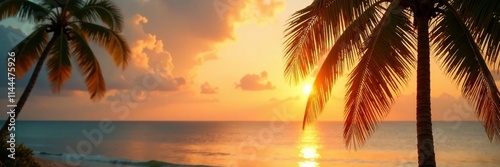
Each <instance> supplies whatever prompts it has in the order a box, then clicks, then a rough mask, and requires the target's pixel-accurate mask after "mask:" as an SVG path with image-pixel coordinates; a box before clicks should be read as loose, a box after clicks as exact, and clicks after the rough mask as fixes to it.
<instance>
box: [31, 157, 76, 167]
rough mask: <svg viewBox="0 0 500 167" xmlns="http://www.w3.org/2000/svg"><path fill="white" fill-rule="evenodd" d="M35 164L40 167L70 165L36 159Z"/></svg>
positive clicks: (67, 166)
mask: <svg viewBox="0 0 500 167" xmlns="http://www.w3.org/2000/svg"><path fill="white" fill-rule="evenodd" d="M35 159H36V162H37V163H38V164H40V166H41V167H70V165H67V164H64V163H60V162H57V161H54V160H48V159H43V158H38V157H36V158H35Z"/></svg>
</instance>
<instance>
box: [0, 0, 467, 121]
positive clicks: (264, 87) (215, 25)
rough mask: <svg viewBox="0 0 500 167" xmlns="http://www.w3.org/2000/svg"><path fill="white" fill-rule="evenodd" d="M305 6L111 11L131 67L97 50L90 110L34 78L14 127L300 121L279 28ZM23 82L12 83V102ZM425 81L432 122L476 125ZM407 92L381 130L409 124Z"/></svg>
mask: <svg viewBox="0 0 500 167" xmlns="http://www.w3.org/2000/svg"><path fill="white" fill-rule="evenodd" d="M309 3H310V1H292V0H288V1H282V0H249V1H231V0H204V1H175V0H169V1H149V0H134V1H119V3H118V1H117V4H119V7H120V8H121V9H122V11H123V12H124V16H125V22H126V23H125V24H126V28H125V30H124V32H123V33H124V35H125V36H126V39H127V41H128V43H129V45H130V46H131V49H132V56H133V61H132V63H130V66H129V67H128V68H127V69H126V70H125V71H120V70H119V69H118V68H115V67H114V66H113V63H112V62H111V59H110V57H109V56H108V55H106V54H105V52H104V51H103V50H102V49H96V51H95V52H96V54H99V55H100V57H99V60H100V62H101V63H100V64H101V66H102V68H103V70H104V75H105V78H106V81H107V89H108V90H109V91H108V93H107V97H106V98H105V99H103V100H101V101H100V102H98V103H93V102H91V101H90V100H89V95H88V93H87V92H86V91H85V86H84V82H83V79H82V78H81V76H80V75H79V73H78V72H76V70H75V72H73V74H74V75H73V77H72V78H71V79H70V81H68V83H66V85H65V86H64V87H63V89H62V93H61V94H52V93H51V92H50V91H49V90H50V89H48V88H49V86H48V82H47V77H46V72H43V73H42V74H41V75H42V76H41V77H40V78H39V81H38V83H37V85H36V88H35V90H34V92H33V94H32V96H30V98H29V99H28V103H27V106H26V107H25V108H24V110H23V112H22V114H21V116H20V119H25V120H101V119H112V120H261V121H266V120H271V119H274V118H275V117H276V115H280V114H281V116H279V117H282V118H283V117H285V118H286V119H289V120H301V119H302V116H303V110H304V106H305V102H306V94H304V93H303V91H302V88H303V86H304V85H306V84H308V83H310V82H312V79H313V78H311V79H310V80H308V81H306V82H304V83H302V84H300V85H298V86H291V85H288V84H287V83H286V82H285V80H284V77H283V45H282V43H283V35H284V33H283V30H284V29H285V24H286V19H287V18H288V17H289V16H290V15H291V14H292V13H293V12H294V11H296V10H298V9H301V8H303V7H305V6H306V5H308V4H309ZM31 28H32V26H30V25H23V24H20V23H17V22H15V21H13V20H6V21H2V22H1V23H0V30H1V33H0V34H1V35H5V34H10V33H15V34H20V35H23V33H24V34H26V33H29V31H30V29H31ZM21 31H22V32H21ZM0 37H2V39H4V40H5V39H6V38H4V37H3V36H0ZM6 42H7V41H6ZM8 49H9V48H0V51H4V50H8ZM433 60H435V59H433ZM28 76H29V75H26V76H25V77H24V78H23V79H20V80H19V81H18V85H17V86H18V90H19V91H18V92H17V93H18V96H20V94H21V91H22V88H23V87H24V86H25V85H26V81H27V79H28ZM431 80H432V100H433V101H432V102H433V104H432V105H433V112H434V115H433V116H434V119H435V120H476V119H475V118H474V115H473V113H472V111H463V112H462V110H460V109H459V108H464V109H463V110H467V109H468V110H470V109H469V108H467V107H465V106H467V105H466V103H465V102H463V100H462V99H461V98H460V93H459V91H457V87H456V86H455V85H454V84H452V83H451V82H450V79H448V78H447V77H446V76H444V75H443V72H442V71H440V70H439V67H438V66H437V65H436V64H435V63H433V64H432V78H431ZM144 81H146V82H144ZM145 83H146V84H145ZM344 85H345V78H342V79H341V80H340V81H339V82H338V83H337V85H336V86H335V88H334V92H335V93H334V95H333V98H332V100H331V101H330V103H329V105H328V107H327V109H326V110H325V112H323V114H322V115H321V117H320V120H334V121H338V120H342V118H343V113H342V112H343V106H342V104H343V97H344ZM415 89H416V87H415V80H414V79H413V80H411V81H410V84H409V85H408V87H406V88H404V89H403V92H402V95H401V96H400V98H399V99H398V100H397V102H396V104H395V105H394V107H393V111H392V113H391V114H390V115H389V116H388V118H387V119H386V120H414V118H415ZM3 94H6V93H3ZM5 101H6V100H2V105H3V104H5V103H6V102H5ZM0 118H2V119H5V118H6V115H5V114H2V115H1V117H0Z"/></svg>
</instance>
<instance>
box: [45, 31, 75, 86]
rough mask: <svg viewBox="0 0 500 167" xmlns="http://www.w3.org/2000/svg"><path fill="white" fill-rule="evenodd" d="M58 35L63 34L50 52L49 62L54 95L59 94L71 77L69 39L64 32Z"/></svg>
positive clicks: (48, 68) (58, 37)
mask: <svg viewBox="0 0 500 167" xmlns="http://www.w3.org/2000/svg"><path fill="white" fill-rule="evenodd" d="M58 33H61V35H59V36H57V41H56V42H55V43H54V47H53V48H52V49H51V50H50V57H49V60H48V61H47V70H48V71H49V73H48V75H49V81H50V87H51V89H52V91H53V92H54V93H59V91H60V90H61V87H62V85H63V84H64V83H65V82H66V81H67V80H68V79H69V78H70V76H71V61H70V59H69V56H70V55H69V46H68V39H67V37H66V35H64V33H63V32H58Z"/></svg>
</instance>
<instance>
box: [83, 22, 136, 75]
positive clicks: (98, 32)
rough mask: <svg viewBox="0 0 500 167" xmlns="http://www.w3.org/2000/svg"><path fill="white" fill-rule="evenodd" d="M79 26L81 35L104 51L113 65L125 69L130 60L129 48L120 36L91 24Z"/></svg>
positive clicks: (85, 23)
mask: <svg viewBox="0 0 500 167" xmlns="http://www.w3.org/2000/svg"><path fill="white" fill-rule="evenodd" d="M79 26H80V27H81V32H82V34H85V36H87V37H88V38H89V39H91V40H93V41H95V42H97V43H98V44H99V45H100V46H101V47H103V48H104V49H106V50H107V51H108V53H109V54H110V55H111V57H112V58H113V60H114V61H115V64H116V65H117V66H121V67H122V69H125V67H126V66H127V64H128V61H129V60H130V57H129V55H130V48H129V46H128V45H127V43H126V41H125V39H124V37H123V36H122V35H120V34H118V33H116V32H114V31H112V30H110V29H108V28H106V27H103V26H100V25H97V24H93V23H87V22H82V23H80V25H79Z"/></svg>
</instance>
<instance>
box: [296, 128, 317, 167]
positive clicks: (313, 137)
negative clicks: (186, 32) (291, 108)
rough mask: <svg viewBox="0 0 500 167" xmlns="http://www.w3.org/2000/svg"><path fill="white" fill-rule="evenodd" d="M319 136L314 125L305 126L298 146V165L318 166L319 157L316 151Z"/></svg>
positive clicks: (301, 166)
mask: <svg viewBox="0 0 500 167" xmlns="http://www.w3.org/2000/svg"><path fill="white" fill-rule="evenodd" d="M318 142H319V137H318V132H317V130H316V127H315V126H310V127H307V128H306V129H305V130H304V131H303V132H302V135H301V138H300V142H299V148H300V153H299V156H300V158H301V160H302V161H299V167H319V166H320V165H319V163H318V162H317V161H318V159H319V158H320V157H321V156H320V155H319V153H318V148H319V145H318Z"/></svg>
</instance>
